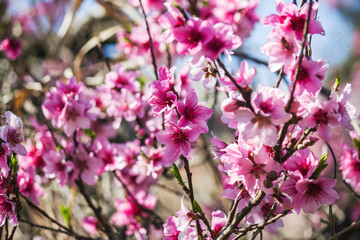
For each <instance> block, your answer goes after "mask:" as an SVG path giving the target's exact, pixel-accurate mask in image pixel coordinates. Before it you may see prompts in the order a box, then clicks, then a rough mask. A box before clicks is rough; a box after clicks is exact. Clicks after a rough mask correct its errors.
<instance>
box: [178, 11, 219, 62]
mask: <svg viewBox="0 0 360 240" xmlns="http://www.w3.org/2000/svg"><path fill="white" fill-rule="evenodd" d="M212 34H213V28H212V26H211V24H210V23H209V22H208V21H203V20H200V19H198V18H191V19H189V20H188V21H186V23H185V25H183V26H179V27H177V28H174V36H175V39H176V40H177V41H178V43H177V45H176V50H177V52H178V53H179V54H190V55H195V54H196V53H198V52H199V51H200V50H201V48H202V47H203V45H204V44H206V43H207V42H208V41H209V40H210V39H211V37H212Z"/></svg>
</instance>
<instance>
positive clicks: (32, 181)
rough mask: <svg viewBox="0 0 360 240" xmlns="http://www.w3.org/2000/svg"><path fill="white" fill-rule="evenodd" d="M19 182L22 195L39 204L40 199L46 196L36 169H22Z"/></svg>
mask: <svg viewBox="0 0 360 240" xmlns="http://www.w3.org/2000/svg"><path fill="white" fill-rule="evenodd" d="M17 180H18V181H17V184H18V186H19V191H20V193H21V194H23V195H24V196H26V197H29V198H30V199H31V200H32V201H33V202H34V203H36V204H39V201H38V198H39V197H41V196H43V195H44V190H43V189H42V188H41V185H40V183H41V180H40V179H39V176H38V175H36V173H35V167H34V166H30V167H29V168H27V169H22V168H20V170H19V173H18V179H17Z"/></svg>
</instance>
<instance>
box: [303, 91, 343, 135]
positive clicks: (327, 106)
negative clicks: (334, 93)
mask: <svg viewBox="0 0 360 240" xmlns="http://www.w3.org/2000/svg"><path fill="white" fill-rule="evenodd" d="M309 100H310V101H309V103H307V104H305V108H306V109H307V110H308V114H307V115H306V116H305V117H304V118H303V120H301V121H300V122H299V126H300V127H301V129H306V128H308V127H311V128H312V127H316V128H317V131H318V134H319V137H320V138H322V139H323V140H324V141H328V140H330V138H331V128H330V125H331V126H334V127H336V126H338V125H339V124H340V118H341V115H340V114H339V113H338V104H337V103H336V102H334V101H333V100H329V101H327V102H325V103H322V102H319V100H318V99H315V98H312V97H309Z"/></svg>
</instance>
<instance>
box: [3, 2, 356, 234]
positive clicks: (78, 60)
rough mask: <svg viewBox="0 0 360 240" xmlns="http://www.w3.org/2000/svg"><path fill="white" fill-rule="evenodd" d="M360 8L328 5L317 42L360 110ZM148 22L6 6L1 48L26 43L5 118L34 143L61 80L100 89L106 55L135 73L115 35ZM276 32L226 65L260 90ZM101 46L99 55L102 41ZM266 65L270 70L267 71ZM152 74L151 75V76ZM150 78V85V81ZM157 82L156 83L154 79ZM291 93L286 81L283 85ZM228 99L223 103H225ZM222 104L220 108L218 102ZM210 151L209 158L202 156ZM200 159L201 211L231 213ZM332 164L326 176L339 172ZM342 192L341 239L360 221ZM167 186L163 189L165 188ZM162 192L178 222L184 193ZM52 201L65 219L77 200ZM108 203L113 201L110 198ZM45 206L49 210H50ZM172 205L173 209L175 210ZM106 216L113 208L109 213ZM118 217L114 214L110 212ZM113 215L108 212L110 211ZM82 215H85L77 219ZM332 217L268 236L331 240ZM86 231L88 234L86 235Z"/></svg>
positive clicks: (91, 6) (57, 197)
mask: <svg viewBox="0 0 360 240" xmlns="http://www.w3.org/2000/svg"><path fill="white" fill-rule="evenodd" d="M275 4H276V1H274V0H273V1H269V0H262V1H260V3H259V5H258V7H257V10H256V12H257V14H258V15H259V17H260V18H263V17H265V16H267V15H269V14H273V13H276V8H275ZM359 16H360V1H358V0H347V1H342V0H322V1H320V3H319V12H318V20H319V21H320V22H321V24H322V26H323V28H324V30H325V33H326V35H325V36H320V35H316V36H314V37H313V39H312V51H313V59H314V60H317V59H319V58H321V59H324V60H326V61H327V62H328V63H329V65H330V68H329V70H328V73H327V75H326V79H325V80H324V85H325V86H327V87H328V88H330V86H331V85H332V83H333V82H334V80H335V77H336V76H340V79H341V85H342V86H343V85H344V84H345V83H346V82H351V83H352V85H353V95H352V99H351V101H352V103H353V104H354V105H355V106H356V107H357V109H358V106H359V100H360V94H359V93H360V18H359ZM141 21H142V16H141V14H140V13H139V12H138V11H137V10H136V9H135V8H133V7H132V6H131V5H130V4H129V3H127V2H126V1H122V0H96V1H95V0H43V1H40V0H34V1H31V0H9V1H5V0H0V41H2V40H3V39H5V38H6V37H9V36H12V37H14V38H17V39H19V40H20V41H21V44H22V51H21V55H20V57H19V58H17V59H16V60H11V59H9V58H8V57H7V56H6V55H5V53H4V52H0V108H1V109H0V112H1V113H4V112H5V111H6V110H8V109H11V110H12V111H14V112H15V113H16V114H17V115H19V116H22V118H23V119H24V122H25V125H27V126H26V127H25V129H26V135H27V138H31V136H33V135H34V132H33V130H32V127H31V125H30V124H29V121H28V120H27V119H29V117H30V116H35V117H36V118H37V119H41V116H40V114H39V110H41V109H40V108H39V106H40V105H41V103H42V100H43V98H44V95H45V93H46V92H47V91H48V90H49V89H50V87H52V86H54V85H55V81H56V80H64V79H66V78H69V77H71V76H72V75H75V76H77V78H78V79H81V80H82V81H83V82H84V83H85V84H87V85H88V86H90V87H91V86H96V85H97V84H99V83H101V82H102V81H103V80H104V76H105V73H106V63H105V62H104V59H103V57H102V56H101V52H103V53H104V55H105V57H106V58H107V59H109V61H110V63H111V64H115V63H119V62H122V63H123V64H124V65H126V64H128V65H129V66H131V65H132V63H131V62H128V61H127V59H126V57H125V56H124V54H123V53H122V51H121V50H122V49H119V47H118V45H117V44H118V42H117V37H116V34H117V33H118V31H119V29H120V28H121V27H124V26H127V25H128V24H130V23H131V22H136V23H139V22H141ZM270 31H271V28H270V27H265V26H264V25H262V24H261V23H257V24H256V25H255V29H254V31H252V32H251V35H250V36H249V37H248V38H246V39H245V41H244V44H243V45H242V47H241V49H240V50H239V51H240V52H241V53H242V55H241V56H240V57H239V56H234V57H233V61H232V62H231V63H230V62H228V61H227V62H226V64H227V65H228V66H229V67H230V68H231V69H232V71H233V72H235V71H237V69H238V67H239V64H240V61H241V60H244V59H247V61H248V63H249V65H250V66H254V67H256V69H257V75H256V77H255V80H254V82H255V83H254V85H256V84H257V83H262V84H265V85H274V83H275V82H276V79H277V75H276V74H274V73H270V71H269V70H268V67H267V65H266V62H267V60H268V58H267V56H266V55H264V54H262V53H261V52H260V50H259V48H260V46H261V45H262V44H264V43H265V42H266V41H267V36H268V34H269V32H270ZM99 39H100V41H101V46H100V48H101V50H102V51H100V50H99V46H98V42H99V41H98V40H99ZM185 61H186V59H178V60H177V61H176V64H177V65H178V66H181V65H182V64H183V63H184V62H185ZM264 63H265V64H264ZM151 71H152V70H151V67H150V68H148V67H146V66H144V67H143V68H142V72H143V74H144V75H145V76H146V75H151ZM149 73H150V74H149ZM150 78H151V77H150ZM149 80H150V81H151V79H149ZM281 87H282V88H284V89H286V88H287V86H286V81H284V82H283V83H282V85H281ZM197 90H198V92H201V93H202V96H203V100H206V98H207V93H206V92H205V91H204V90H202V86H201V83H200V84H197ZM221 97H224V96H221ZM219 102H220V101H219ZM216 110H217V111H218V112H217V115H215V117H214V118H213V120H212V121H211V122H210V123H209V124H210V125H212V126H211V127H210V129H215V131H214V133H215V135H216V136H218V137H220V138H222V139H223V140H228V141H231V140H232V138H233V132H231V131H229V130H228V128H227V127H226V126H225V125H223V124H222V123H221V122H220V120H214V119H220V113H219V104H218V105H217V108H216ZM334 134H335V137H334V139H336V141H335V140H333V142H330V144H331V145H332V146H335V147H333V148H334V151H335V154H336V155H337V156H339V153H340V149H339V147H337V146H339V142H340V141H345V142H351V140H349V138H348V136H346V135H344V133H343V132H342V131H341V130H338V131H337V132H335V133H334ZM202 151H204V152H202ZM314 151H315V152H317V153H318V154H317V156H318V157H320V155H321V154H322V153H323V152H324V151H325V150H324V148H323V145H322V144H321V143H320V144H318V145H317V146H315V149H314ZM198 153H199V154H198V156H200V157H198V159H195V160H194V161H192V164H193V166H192V171H193V178H194V180H193V182H194V185H195V186H194V188H195V192H196V193H195V194H196V195H197V196H198V199H199V202H201V204H202V205H205V206H208V208H209V209H208V212H211V210H212V209H217V208H220V209H225V210H227V209H228V208H229V206H230V203H229V202H227V201H225V200H223V201H222V202H221V201H219V199H220V198H219V196H220V194H221V187H220V186H219V183H218V182H217V180H216V174H215V172H214V171H213V170H212V164H203V163H204V160H203V159H202V158H203V157H201V156H208V155H206V154H207V149H205V150H204V149H203V150H201V149H200V150H198ZM331 165H332V164H331V163H330V166H329V167H328V169H327V171H328V172H329V173H330V172H332V168H333V166H331ZM338 176H339V179H338V186H337V191H338V192H339V195H341V199H340V200H339V201H337V202H336V204H335V205H334V214H335V215H336V219H337V220H336V230H337V231H339V230H341V229H342V228H344V227H345V226H348V225H350V224H351V222H352V221H355V220H356V219H358V218H359V216H360V203H359V201H358V200H356V199H355V198H354V197H353V196H351V194H348V191H347V189H346V188H345V187H344V186H342V180H341V177H340V174H338ZM109 181H110V180H109V179H106V177H104V178H103V179H102V180H101V184H99V186H97V187H96V188H93V189H92V191H93V193H94V194H95V193H97V194H99V193H101V194H103V195H104V197H105V198H106V199H110V198H112V197H111V196H110V195H111V194H115V195H116V193H114V192H116V191H117V190H116V188H119V187H118V186H113V187H110V186H109V184H108V183H109ZM161 185H162V186H163V187H161ZM159 186H160V187H155V188H154V189H153V192H155V193H158V194H159V203H158V205H157V207H158V208H157V209H158V211H159V213H160V214H161V216H163V217H164V218H165V217H167V216H170V215H171V214H174V212H176V211H178V210H179V208H180V199H181V197H180V196H179V195H181V188H179V187H178V186H177V184H176V182H175V181H173V180H172V179H170V180H169V179H166V178H163V179H161V180H160V184H159ZM164 186H167V187H169V188H171V189H175V190H176V191H177V192H175V193H174V192H172V191H168V190H166V189H164ZM46 187H47V189H49V190H46V195H45V196H44V197H43V198H42V199H41V201H40V205H41V206H45V209H46V211H48V212H49V213H51V214H53V215H54V216H56V217H57V218H58V219H61V214H60V212H59V209H58V206H59V204H64V203H66V204H67V203H68V202H71V201H75V202H76V201H80V200H79V199H77V200H74V199H75V197H74V195H75V194H74V191H73V190H72V189H70V188H64V189H60V190H59V189H58V188H59V187H58V185H56V184H49V185H48V186H46ZM107 194H108V195H109V196H106V195H107ZM44 203H46V204H44ZM77 203H78V204H77V205H76V206H77V207H75V209H74V212H75V211H77V212H76V213H74V215H76V217H75V220H74V226H73V227H74V228H76V227H77V228H79V229H81V227H80V223H79V222H80V220H79V221H76V218H77V217H78V218H79V219H80V218H81V215H84V214H85V215H86V211H87V210H86V209H84V206H82V205H81V202H77ZM169 203H171V204H169ZM105 209H106V207H105ZM109 209H110V210H111V207H109ZM110 210H109V211H110ZM77 213H79V215H77ZM327 214H328V212H327V209H325V208H324V209H322V210H319V214H317V215H315V214H314V215H307V214H303V213H301V214H299V215H296V214H292V215H291V216H288V217H286V218H285V219H286V220H285V221H284V222H285V227H284V228H282V229H279V233H278V234H277V235H276V236H270V235H266V236H265V237H264V238H266V239H325V238H326V236H327V235H326V234H324V233H326V232H329V228H328V223H327V220H326V219H327V217H326V215H327ZM24 215H25V216H28V217H29V218H31V219H32V220H33V221H35V222H36V221H39V222H41V221H43V220H42V219H41V218H40V217H38V216H35V215H34V216H32V215H31V212H28V211H27V209H26V207H25V210H24ZM22 229H23V232H24V233H21V231H18V233H17V238H18V239H34V238H35V237H36V236H42V237H43V239H68V238H67V237H64V236H62V235H58V234H56V235H54V234H51V233H49V232H45V231H41V230H39V229H32V228H29V227H28V226H25V225H24V226H22ZM79 231H83V230H79ZM359 232H360V230H359V229H357V230H355V231H353V232H351V233H349V234H348V235H344V236H343V237H342V239H360V233H359Z"/></svg>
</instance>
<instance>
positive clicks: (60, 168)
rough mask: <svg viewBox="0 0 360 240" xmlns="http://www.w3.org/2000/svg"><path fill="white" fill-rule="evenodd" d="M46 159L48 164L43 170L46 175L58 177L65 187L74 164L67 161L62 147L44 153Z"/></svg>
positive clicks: (61, 184)
mask: <svg viewBox="0 0 360 240" xmlns="http://www.w3.org/2000/svg"><path fill="white" fill-rule="evenodd" d="M44 161H45V163H46V165H45V167H44V168H43V170H44V173H45V175H46V177H48V178H56V180H57V181H58V182H59V184H60V186H62V187H63V186H64V185H65V184H66V183H67V181H68V177H69V172H70V171H71V170H72V169H73V167H74V164H73V163H72V162H70V161H66V159H65V153H64V151H63V150H62V149H59V150H58V151H54V150H52V151H49V152H46V153H44Z"/></svg>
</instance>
